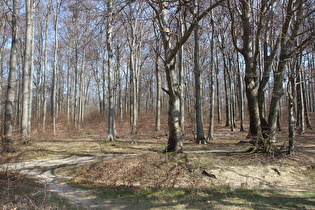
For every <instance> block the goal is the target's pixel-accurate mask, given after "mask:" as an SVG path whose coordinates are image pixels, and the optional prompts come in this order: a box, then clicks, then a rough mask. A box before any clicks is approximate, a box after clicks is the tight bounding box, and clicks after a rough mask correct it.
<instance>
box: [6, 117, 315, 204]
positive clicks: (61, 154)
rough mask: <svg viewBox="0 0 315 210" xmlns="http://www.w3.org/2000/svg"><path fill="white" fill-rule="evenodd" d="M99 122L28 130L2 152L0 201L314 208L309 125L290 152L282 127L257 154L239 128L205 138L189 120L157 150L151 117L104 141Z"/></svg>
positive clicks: (313, 140)
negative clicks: (24, 140)
mask: <svg viewBox="0 0 315 210" xmlns="http://www.w3.org/2000/svg"><path fill="white" fill-rule="evenodd" d="M312 116H314V113H313V115H312ZM314 117H315V116H314ZM314 117H312V119H314ZM313 125H315V122H314V121H313ZM59 126H60V127H59V130H62V129H64V130H67V129H68V128H66V127H62V126H61V125H59ZM103 126H104V125H103V124H102V123H98V124H97V123H95V124H91V125H90V126H86V127H85V128H84V129H81V130H79V131H77V132H75V133H72V134H71V135H69V133H66V132H65V131H64V132H60V133H58V135H55V136H53V137H51V136H52V135H48V134H45V133H38V134H34V136H36V138H35V137H34V138H33V139H30V140H29V142H28V144H25V145H19V152H18V153H15V154H10V155H4V154H2V155H1V157H2V158H1V163H5V164H2V165H1V166H0V170H2V172H0V182H1V183H0V186H5V187H4V189H5V190H3V191H2V193H1V194H0V198H1V199H0V206H1V205H2V209H15V208H17V209H36V208H38V209H279V208H282V209H315V190H314V189H315V130H314V129H313V130H309V129H307V130H306V132H305V134H303V135H297V136H296V140H297V141H296V148H295V155H294V156H289V155H287V154H286V150H287V144H286V143H285V142H287V135H288V132H287V130H286V129H283V130H282V131H279V132H278V143H277V145H278V147H279V148H281V150H279V151H277V152H274V153H271V154H264V153H248V152H239V151H246V150H247V149H248V148H249V147H250V146H251V145H250V144H248V143H240V141H243V140H245V138H246V134H247V133H246V132H239V131H238V130H236V131H230V128H226V127H224V126H223V125H217V126H216V128H215V140H213V141H211V142H210V143H209V144H206V145H204V144H195V143H194V141H193V139H194V137H193V135H192V134H193V131H192V130H189V127H188V129H187V130H186V134H188V133H189V134H190V135H186V136H187V137H186V140H185V143H184V153H182V154H177V155H175V154H163V153H161V151H162V150H163V149H164V148H165V146H166V144H167V138H168V137H167V136H166V135H165V133H166V132H159V133H157V132H154V125H152V123H151V124H150V123H146V122H143V123H140V129H139V132H138V134H135V135H130V134H129V133H128V131H127V129H126V127H127V125H125V124H123V123H121V124H119V125H118V126H120V128H124V127H125V129H122V130H125V133H123V132H121V133H120V136H119V139H117V141H116V142H107V141H104V136H106V132H105V130H103V129H102V127H103ZM162 128H163V127H162ZM68 130H69V129H68ZM162 130H163V131H165V129H162ZM69 136H70V137H69ZM204 171H206V172H207V173H205V172H204ZM212 175H214V176H215V177H214V176H212ZM25 180H27V181H25ZM30 182H31V183H35V185H36V186H35V188H32V190H31V191H30V189H29V188H30V186H29V183H30ZM38 182H39V185H37V183H38ZM25 183H27V184H28V185H27V187H26V188H25V190H24V191H23V190H21V189H22V188H21V185H23V186H24V185H25ZM33 185H34V184H33ZM32 187H34V186H32ZM39 194H40V195H41V196H40V197H37V196H38V195H39ZM35 207H36V208H35Z"/></svg>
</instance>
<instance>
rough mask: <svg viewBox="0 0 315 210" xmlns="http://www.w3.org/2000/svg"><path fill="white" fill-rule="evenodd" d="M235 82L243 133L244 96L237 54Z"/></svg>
mask: <svg viewBox="0 0 315 210" xmlns="http://www.w3.org/2000/svg"><path fill="white" fill-rule="evenodd" d="M236 59H237V82H238V107H239V112H240V113H239V115H240V131H245V127H244V118H245V116H244V114H245V110H244V102H243V101H244V94H243V81H242V78H243V77H242V73H241V68H240V64H239V55H238V53H237V58H236Z"/></svg>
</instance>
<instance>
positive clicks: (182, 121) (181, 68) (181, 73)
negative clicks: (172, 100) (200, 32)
mask: <svg viewBox="0 0 315 210" xmlns="http://www.w3.org/2000/svg"><path fill="white" fill-rule="evenodd" d="M183 24H184V23H183V15H180V17H179V36H180V38H182V37H183V33H184V32H183V28H184V27H183ZM183 54H184V47H183V46H181V47H180V49H179V51H178V71H179V75H178V76H179V85H180V86H181V89H182V91H181V92H180V122H179V124H180V127H181V129H182V133H183V136H184V135H185V97H184V81H183V78H184V59H183Z"/></svg>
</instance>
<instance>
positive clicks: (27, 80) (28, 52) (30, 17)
mask: <svg viewBox="0 0 315 210" xmlns="http://www.w3.org/2000/svg"><path fill="white" fill-rule="evenodd" d="M33 6H34V2H33V0H27V1H26V36H25V52H24V67H23V95H22V96H23V98H22V119H21V136H22V139H23V140H25V139H26V138H29V136H30V133H29V122H30V120H31V119H30V113H29V112H30V108H29V107H30V106H31V104H30V101H31V88H30V86H31V72H32V70H31V67H32V62H33V61H32V58H33V56H32V42H33V40H32V39H33V21H34V14H33Z"/></svg>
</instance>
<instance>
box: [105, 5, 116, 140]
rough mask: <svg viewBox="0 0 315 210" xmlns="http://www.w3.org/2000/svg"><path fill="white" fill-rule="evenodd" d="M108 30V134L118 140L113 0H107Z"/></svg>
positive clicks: (109, 138)
mask: <svg viewBox="0 0 315 210" xmlns="http://www.w3.org/2000/svg"><path fill="white" fill-rule="evenodd" d="M107 11H108V19H107V22H106V24H107V31H106V46H107V48H106V49H107V53H108V55H107V71H108V103H109V105H108V109H109V112H108V136H107V140H109V141H115V140H116V128H115V100H114V90H115V86H114V84H115V78H114V68H113V64H112V63H113V49H112V42H113V25H112V24H113V1H112V0H108V1H107Z"/></svg>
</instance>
